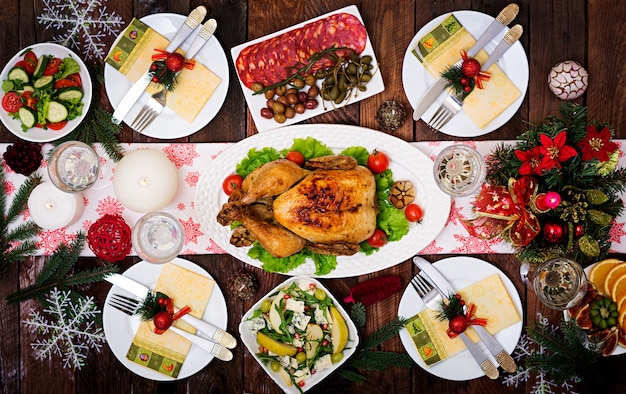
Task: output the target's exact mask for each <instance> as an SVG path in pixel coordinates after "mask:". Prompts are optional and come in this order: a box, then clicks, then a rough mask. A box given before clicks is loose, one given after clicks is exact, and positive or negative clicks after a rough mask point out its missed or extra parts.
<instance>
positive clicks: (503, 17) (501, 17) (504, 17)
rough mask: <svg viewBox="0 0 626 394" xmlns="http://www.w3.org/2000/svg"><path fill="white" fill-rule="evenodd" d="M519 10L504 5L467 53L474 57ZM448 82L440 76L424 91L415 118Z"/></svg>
mask: <svg viewBox="0 0 626 394" xmlns="http://www.w3.org/2000/svg"><path fill="white" fill-rule="evenodd" d="M518 12H519V6H518V5H517V4H515V3H511V4H509V5H507V6H506V7H504V9H503V10H502V11H500V13H499V14H498V16H497V17H496V18H495V19H494V20H493V22H491V24H490V25H489V26H488V27H487V29H486V30H485V31H484V32H483V34H481V35H480V37H479V38H478V40H476V42H475V43H474V45H472V47H471V48H470V49H469V51H467V55H468V56H470V57H473V56H474V55H475V54H477V53H478V51H480V50H481V49H482V48H483V47H484V46H485V45H486V44H487V43H488V42H489V41H491V39H492V38H493V37H495V36H496V35H497V34H498V33H499V32H500V31H502V29H504V27H505V26H506V25H508V24H509V23H511V22H512V21H513V19H515V17H516V16H517V13H518ZM446 84H447V80H446V79H445V78H443V77H439V78H438V79H437V80H436V81H435V83H434V84H433V85H432V86H431V87H430V88H429V89H428V90H427V91H426V93H424V95H423V96H422V98H420V99H419V100H418V101H417V105H416V106H415V110H414V111H413V120H415V121H418V120H420V118H421V117H422V115H424V112H426V110H427V109H428V108H429V107H430V106H431V105H432V103H434V102H435V100H436V99H437V97H439V95H440V94H441V92H443V90H444V89H445V87H446Z"/></svg>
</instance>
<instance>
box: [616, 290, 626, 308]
mask: <svg viewBox="0 0 626 394" xmlns="http://www.w3.org/2000/svg"><path fill="white" fill-rule="evenodd" d="M614 301H615V304H616V305H617V309H619V308H620V307H621V306H622V305H624V307H625V308H626V293H624V294H622V295H621V296H618V297H617V298H616V299H615V300H614Z"/></svg>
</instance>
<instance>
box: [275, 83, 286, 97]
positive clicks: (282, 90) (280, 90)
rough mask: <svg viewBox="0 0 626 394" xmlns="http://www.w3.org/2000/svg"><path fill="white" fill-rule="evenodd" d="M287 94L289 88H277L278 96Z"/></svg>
mask: <svg viewBox="0 0 626 394" xmlns="http://www.w3.org/2000/svg"><path fill="white" fill-rule="evenodd" d="M286 92H287V87H286V86H285V85H283V86H277V87H276V94H277V95H278V96H284V95H285V93H286Z"/></svg>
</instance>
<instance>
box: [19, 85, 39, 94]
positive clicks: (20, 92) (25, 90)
mask: <svg viewBox="0 0 626 394" xmlns="http://www.w3.org/2000/svg"><path fill="white" fill-rule="evenodd" d="M34 91H35V88H33V87H32V86H30V85H24V86H22V89H20V90H17V91H16V93H17V94H24V92H34Z"/></svg>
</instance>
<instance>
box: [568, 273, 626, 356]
mask: <svg viewBox="0 0 626 394" xmlns="http://www.w3.org/2000/svg"><path fill="white" fill-rule="evenodd" d="M596 264H598V263H594V264H591V265H590V266H588V267H585V275H587V278H589V273H590V272H591V269H592V268H593V266H595V265H596ZM563 318H564V319H565V320H567V321H569V320H571V318H570V317H569V315H568V314H567V309H566V310H564V311H563ZM624 353H626V348H625V347H621V346H620V345H617V347H616V348H615V350H613V353H611V356H619V355H620V354H624Z"/></svg>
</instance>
